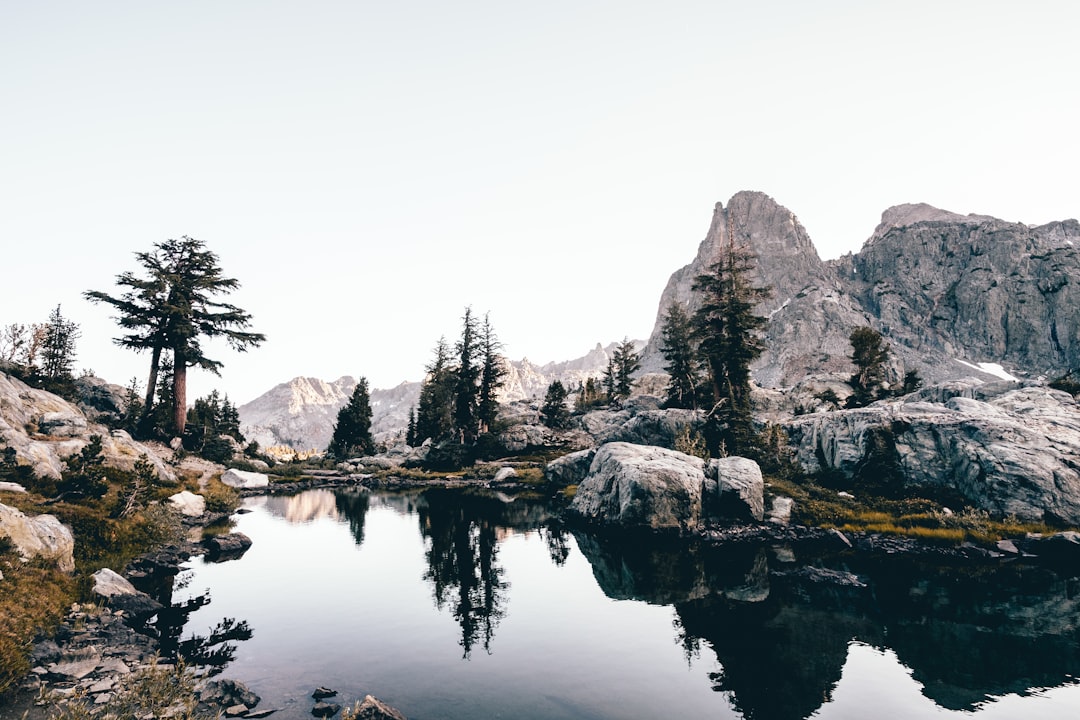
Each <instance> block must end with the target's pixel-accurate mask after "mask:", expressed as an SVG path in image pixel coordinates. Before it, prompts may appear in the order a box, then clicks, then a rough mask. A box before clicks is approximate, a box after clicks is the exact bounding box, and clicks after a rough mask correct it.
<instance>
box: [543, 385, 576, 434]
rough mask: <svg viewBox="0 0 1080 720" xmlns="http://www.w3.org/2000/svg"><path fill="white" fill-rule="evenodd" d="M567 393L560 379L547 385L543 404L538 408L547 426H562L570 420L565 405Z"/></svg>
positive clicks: (557, 427) (558, 427) (556, 427)
mask: <svg viewBox="0 0 1080 720" xmlns="http://www.w3.org/2000/svg"><path fill="white" fill-rule="evenodd" d="M567 395H568V393H567V391H566V388H565V387H564V386H563V384H562V383H561V382H560V381H558V380H553V381H552V382H551V384H550V385H548V389H547V393H546V394H545V395H544V405H543V407H541V408H540V418H541V420H542V421H543V423H544V424H545V425H547V426H548V427H549V428H555V429H560V428H564V427H566V424H567V422H568V421H569V420H570V411H569V410H568V409H567V407H566V398H567Z"/></svg>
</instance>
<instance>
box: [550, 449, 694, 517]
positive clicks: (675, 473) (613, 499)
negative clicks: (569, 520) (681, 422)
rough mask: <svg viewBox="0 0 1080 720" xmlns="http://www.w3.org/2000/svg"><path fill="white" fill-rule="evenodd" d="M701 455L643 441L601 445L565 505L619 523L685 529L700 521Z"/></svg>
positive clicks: (584, 515) (578, 512)
mask: <svg viewBox="0 0 1080 720" xmlns="http://www.w3.org/2000/svg"><path fill="white" fill-rule="evenodd" d="M704 482H705V472H704V463H703V462H702V460H701V458H698V457H694V456H692V455H686V454H684V453H681V452H677V451H675V450H668V449H666V448H661V447H653V446H648V445H631V444H630V443H622V442H614V443H607V444H605V445H602V446H601V447H600V448H599V449H597V451H596V455H595V456H594V457H593V460H592V463H591V464H590V466H589V474H588V476H587V477H586V478H585V479H584V480H583V481H582V482H581V483H580V485H579V486H578V490H577V494H576V495H575V496H574V500H573V502H572V503H571V505H570V510H571V512H573V513H576V514H577V515H580V516H581V517H584V518H587V519H590V520H595V521H598V522H602V523H605V524H612V525H618V526H621V527H627V528H630V527H638V528H651V529H654V530H658V529H667V530H683V531H686V530H690V529H692V528H694V527H696V526H697V525H698V523H699V522H700V520H701V488H702V485H703V484H704Z"/></svg>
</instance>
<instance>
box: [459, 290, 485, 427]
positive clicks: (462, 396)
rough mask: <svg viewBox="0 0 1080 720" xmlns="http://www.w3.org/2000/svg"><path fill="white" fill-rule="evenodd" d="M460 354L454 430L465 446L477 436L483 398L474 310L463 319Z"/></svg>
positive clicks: (466, 313) (466, 309)
mask: <svg viewBox="0 0 1080 720" xmlns="http://www.w3.org/2000/svg"><path fill="white" fill-rule="evenodd" d="M454 350H455V351H456V352H457V371H456V373H455V375H456V381H457V382H456V384H455V388H454V428H455V429H456V430H457V431H458V437H459V438H460V439H461V441H462V442H464V443H471V442H472V441H473V440H475V439H476V435H477V426H478V423H477V419H476V410H477V405H478V403H479V395H480V370H481V366H480V365H479V364H478V363H477V356H478V355H479V352H480V348H479V344H478V338H477V327H476V319H475V318H474V317H473V316H472V308H470V307H467V308H465V315H464V317H462V324H461V339H460V340H458V342H457V344H456V345H455V346H454Z"/></svg>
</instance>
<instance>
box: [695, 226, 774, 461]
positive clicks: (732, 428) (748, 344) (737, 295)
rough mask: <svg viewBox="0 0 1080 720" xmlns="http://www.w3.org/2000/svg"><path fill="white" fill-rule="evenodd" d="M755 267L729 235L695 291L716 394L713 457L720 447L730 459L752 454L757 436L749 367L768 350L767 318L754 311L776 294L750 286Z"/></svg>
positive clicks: (700, 336)
mask: <svg viewBox="0 0 1080 720" xmlns="http://www.w3.org/2000/svg"><path fill="white" fill-rule="evenodd" d="M753 268H754V256H753V254H752V253H751V252H750V251H749V250H748V249H746V248H745V247H738V246H736V245H735V241H734V238H733V237H732V236H730V235H729V237H728V242H727V245H726V246H725V247H724V248H723V249H722V250H721V252H720V256H719V258H718V259H717V260H716V262H714V263H713V264H712V265H710V266H709V268H708V272H707V273H703V274H701V275H698V276H697V277H696V278H695V279H694V284H693V289H694V290H696V291H698V292H700V293H701V296H702V303H701V306H700V307H699V308H698V310H697V312H695V313H694V334H695V337H696V339H697V341H698V343H699V349H700V353H701V356H702V359H703V362H704V364H705V366H706V368H707V370H708V374H709V381H710V382H709V384H710V386H711V390H712V393H711V394H712V403H713V405H712V408H711V409H710V410H709V413H708V417H709V420H710V422H711V425H712V427H713V428H714V431H713V432H711V433H710V435H711V437H710V438H709V440H710V448H709V450H710V451H711V452H713V453H714V454H715V453H719V452H720V451H721V446H722V447H723V449H724V450H725V451H726V452H727V453H729V454H731V453H739V452H746V451H749V450H750V449H751V445H752V440H753V437H754V429H753V418H752V415H751V405H750V363H751V362H753V361H754V360H755V359H756V358H757V357H758V356H760V355H761V353H762V352H763V351H764V349H765V346H764V344H763V343H762V341H761V339H760V338H759V337H758V335H757V332H758V330H759V329H760V328H761V327H762V326H764V324H765V318H763V317H760V316H759V315H756V314H755V313H754V308H755V307H756V306H757V304H758V303H759V302H761V301H762V300H764V299H766V298H767V297H769V296H770V294H771V290H770V289H768V288H759V287H755V286H753V285H752V284H751V278H750V273H751V272H752V270H753Z"/></svg>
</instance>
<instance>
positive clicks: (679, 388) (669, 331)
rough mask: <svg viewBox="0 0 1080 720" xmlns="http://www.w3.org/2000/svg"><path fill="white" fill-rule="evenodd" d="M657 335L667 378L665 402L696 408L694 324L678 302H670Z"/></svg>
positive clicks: (696, 368)
mask: <svg viewBox="0 0 1080 720" xmlns="http://www.w3.org/2000/svg"><path fill="white" fill-rule="evenodd" d="M660 337H661V345H660V353H661V354H662V355H663V356H664V361H665V365H664V368H665V369H666V370H667V373H668V378H669V380H668V386H667V399H666V401H665V404H666V405H667V406H668V407H673V408H697V390H698V385H699V384H700V383H701V378H700V371H699V369H698V359H697V354H696V353H695V351H694V346H693V340H692V338H693V325H692V324H691V322H690V316H689V315H687V314H686V310H684V309H683V307H682V305H680V304H679V303H672V304H671V306H670V307H669V308H668V310H667V313H666V314H665V315H664V323H663V325H662V326H661V327H660Z"/></svg>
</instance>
